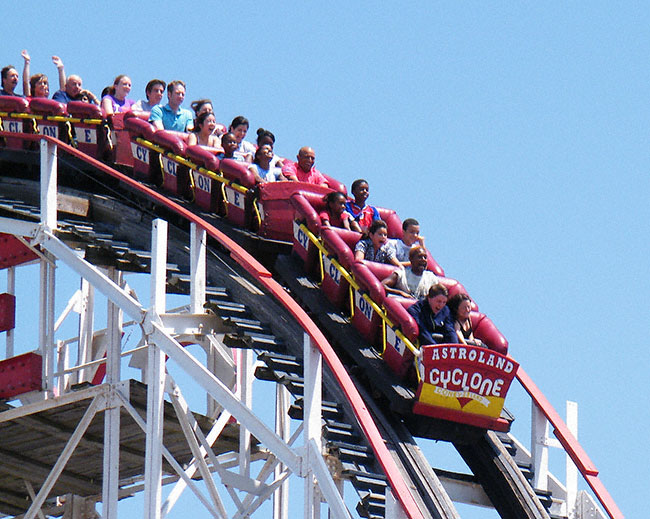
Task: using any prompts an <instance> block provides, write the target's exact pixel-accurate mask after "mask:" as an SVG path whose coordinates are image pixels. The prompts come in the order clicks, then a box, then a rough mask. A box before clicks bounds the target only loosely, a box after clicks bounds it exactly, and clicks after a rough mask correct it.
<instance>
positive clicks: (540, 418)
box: [530, 402, 548, 490]
mask: <svg viewBox="0 0 650 519" xmlns="http://www.w3.org/2000/svg"><path fill="white" fill-rule="evenodd" d="M530 431H531V433H530V434H531V438H530V440H531V441H530V446H531V449H530V452H531V456H532V461H533V488H535V489H537V490H547V489H548V421H547V420H546V417H545V416H544V414H543V413H542V411H541V410H540V409H539V408H538V407H537V406H536V405H535V402H532V403H531V425H530Z"/></svg>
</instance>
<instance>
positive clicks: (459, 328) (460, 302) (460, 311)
mask: <svg viewBox="0 0 650 519" xmlns="http://www.w3.org/2000/svg"><path fill="white" fill-rule="evenodd" d="M447 306H448V307H449V310H450V312H451V317H452V319H453V320H454V329H455V330H456V334H457V335H458V342H459V343H461V344H471V345H473V346H483V347H484V346H485V345H484V344H483V343H482V342H481V340H480V339H476V338H475V337H474V331H473V330H472V321H471V319H470V317H469V313H470V312H471V310H472V300H471V299H470V297H469V296H468V295H467V294H456V295H453V296H452V297H450V298H449V301H448V302H447Z"/></svg>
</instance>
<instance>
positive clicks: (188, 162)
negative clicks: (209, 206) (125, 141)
mask: <svg viewBox="0 0 650 519" xmlns="http://www.w3.org/2000/svg"><path fill="white" fill-rule="evenodd" d="M135 141H136V142H137V143H138V144H141V145H142V146H144V147H145V148H149V149H150V150H153V151H155V152H157V153H158V160H159V161H160V169H161V170H162V169H163V166H162V156H163V155H164V156H165V157H167V158H168V159H171V160H173V161H174V162H177V163H178V164H182V165H183V166H186V167H188V168H189V169H190V175H189V176H190V187H191V189H192V195H193V196H194V188H195V185H196V184H195V180H194V175H193V174H192V171H199V172H200V173H202V174H203V175H205V176H207V177H209V178H211V179H213V180H216V181H218V182H220V183H221V194H222V195H223V198H224V200H227V198H226V186H228V187H230V188H231V189H234V190H235V191H239V192H240V193H244V194H245V193H247V192H248V188H246V187H244V186H242V185H240V184H237V183H235V182H233V181H232V180H229V179H227V178H226V177H224V176H223V175H220V174H217V173H215V172H214V171H211V170H209V169H206V168H204V167H203V166H199V165H198V164H196V163H194V162H192V161H191V160H188V159H186V158H185V157H183V156H181V155H177V154H176V153H172V152H171V151H168V150H165V149H164V148H162V147H161V146H158V145H157V144H154V143H153V142H151V141H148V140H146V139H143V138H142V137H136V139H135ZM225 207H226V216H227V215H228V204H226V206H225Z"/></svg>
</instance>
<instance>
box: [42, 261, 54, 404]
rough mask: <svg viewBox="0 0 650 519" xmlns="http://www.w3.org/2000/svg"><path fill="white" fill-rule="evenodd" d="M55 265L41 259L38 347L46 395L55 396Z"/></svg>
mask: <svg viewBox="0 0 650 519" xmlns="http://www.w3.org/2000/svg"><path fill="white" fill-rule="evenodd" d="M54 281H55V279H54V267H53V266H52V265H51V264H50V262H49V261H47V260H44V259H42V260H41V261H40V290H39V320H38V336H39V340H38V343H39V344H38V349H39V352H40V354H41V355H42V357H43V368H42V375H43V388H42V389H43V390H44V391H45V397H46V398H47V397H51V396H53V391H52V390H53V379H52V375H53V373H54V342H53V341H54Z"/></svg>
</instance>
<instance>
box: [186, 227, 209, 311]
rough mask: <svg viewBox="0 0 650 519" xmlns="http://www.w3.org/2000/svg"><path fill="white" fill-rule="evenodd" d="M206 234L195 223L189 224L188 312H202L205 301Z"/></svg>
mask: <svg viewBox="0 0 650 519" xmlns="http://www.w3.org/2000/svg"><path fill="white" fill-rule="evenodd" d="M206 246H207V235H206V232H205V229H201V228H200V227H199V226H198V225H196V224H195V223H192V224H191V226H190V275H191V276H190V312H191V313H193V314H200V313H203V304H204V303H205V274H206V259H205V251H206Z"/></svg>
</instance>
